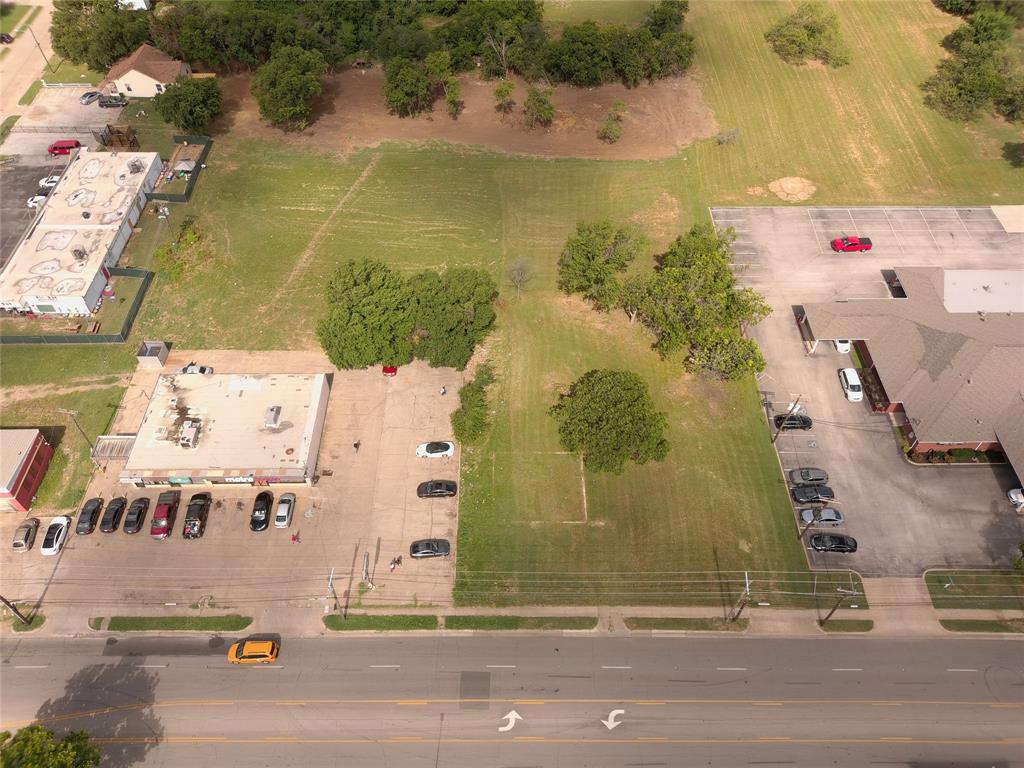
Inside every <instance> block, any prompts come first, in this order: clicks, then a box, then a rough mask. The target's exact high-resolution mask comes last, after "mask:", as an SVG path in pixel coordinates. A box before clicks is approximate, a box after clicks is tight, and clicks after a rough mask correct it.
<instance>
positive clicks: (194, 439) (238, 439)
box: [120, 373, 330, 487]
mask: <svg viewBox="0 0 1024 768" xmlns="http://www.w3.org/2000/svg"><path fill="white" fill-rule="evenodd" d="M329 394H330V385H329V382H328V379H327V375H326V374H323V373H316V374H300V375H293V374H268V375H259V374H210V375H202V374H174V375H170V376H161V377H160V378H159V379H158V380H157V384H156V388H155V390H154V392H153V396H152V398H151V399H150V401H149V406H148V407H147V408H146V415H145V416H144V417H143V420H142V425H141V426H140V427H139V430H138V433H137V435H136V437H135V442H134V444H133V445H132V447H131V451H130V453H129V456H128V460H127V463H126V464H125V467H124V470H123V471H122V472H121V475H120V479H121V482H123V483H130V484H133V485H136V486H139V487H142V486H147V485H201V484H240V485H270V484H277V483H306V484H310V483H312V480H313V477H314V474H315V472H316V463H317V454H318V452H319V450H320V438H321V436H322V434H323V428H324V420H325V418H326V415H327V401H328V396H329Z"/></svg>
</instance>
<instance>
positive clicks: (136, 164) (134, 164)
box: [128, 158, 146, 173]
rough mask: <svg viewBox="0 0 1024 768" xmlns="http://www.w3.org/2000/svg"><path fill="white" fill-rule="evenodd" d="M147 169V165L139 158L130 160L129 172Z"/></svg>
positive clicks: (140, 171) (139, 171)
mask: <svg viewBox="0 0 1024 768" xmlns="http://www.w3.org/2000/svg"><path fill="white" fill-rule="evenodd" d="M145 169H146V166H145V165H143V163H142V161H141V160H139V159H138V158H135V159H133V160H129V161H128V173H142V172H143V171H144V170H145Z"/></svg>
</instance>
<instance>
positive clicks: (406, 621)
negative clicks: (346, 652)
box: [324, 614, 437, 632]
mask: <svg viewBox="0 0 1024 768" xmlns="http://www.w3.org/2000/svg"><path fill="white" fill-rule="evenodd" d="M324 626H325V627H327V628H328V629H330V630H333V631H335V632H408V631H410V630H414V629H437V616H416V615H411V614H398V615H393V616H372V615H349V616H341V615H339V614H332V615H330V616H324Z"/></svg>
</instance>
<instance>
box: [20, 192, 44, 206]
mask: <svg viewBox="0 0 1024 768" xmlns="http://www.w3.org/2000/svg"><path fill="white" fill-rule="evenodd" d="M45 202H46V195H39V194H35V195H32V197H30V198H29V199H28V200H26V201H25V205H27V206H28V207H29V208H38V207H39V206H40V205H42V204H43V203H45Z"/></svg>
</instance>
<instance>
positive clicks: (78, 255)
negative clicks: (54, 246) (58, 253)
mask: <svg viewBox="0 0 1024 768" xmlns="http://www.w3.org/2000/svg"><path fill="white" fill-rule="evenodd" d="M71 255H72V256H74V257H75V261H79V262H82V261H87V260H88V259H89V254H88V253H86V252H85V248H73V249H72V250H71Z"/></svg>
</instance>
